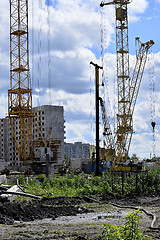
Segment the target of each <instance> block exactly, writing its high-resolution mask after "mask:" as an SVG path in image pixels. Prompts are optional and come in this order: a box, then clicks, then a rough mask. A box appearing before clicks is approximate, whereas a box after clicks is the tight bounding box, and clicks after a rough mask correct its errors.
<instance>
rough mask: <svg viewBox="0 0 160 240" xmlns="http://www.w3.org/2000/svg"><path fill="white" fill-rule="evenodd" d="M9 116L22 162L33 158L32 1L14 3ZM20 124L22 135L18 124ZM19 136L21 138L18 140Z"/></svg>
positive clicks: (12, 4)
mask: <svg viewBox="0 0 160 240" xmlns="http://www.w3.org/2000/svg"><path fill="white" fill-rule="evenodd" d="M8 114H9V119H10V124H11V127H12V132H13V135H14V140H15V143H16V147H17V150H18V155H19V158H20V160H23V161H24V160H26V159H29V158H31V157H32V156H31V155H32V140H33V139H32V122H33V114H32V89H31V82H30V79H29V50H28V0H10V89H9V90H8ZM16 121H17V122H19V128H20V129H19V131H17V130H16V129H15V126H14V125H15V122H16ZM16 132H17V133H18V132H19V133H18V134H19V136H18V137H17V136H16V135H17V134H16Z"/></svg>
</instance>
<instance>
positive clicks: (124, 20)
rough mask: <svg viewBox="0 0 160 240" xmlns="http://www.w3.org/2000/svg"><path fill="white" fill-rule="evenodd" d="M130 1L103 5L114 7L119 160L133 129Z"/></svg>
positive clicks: (124, 152)
mask: <svg viewBox="0 0 160 240" xmlns="http://www.w3.org/2000/svg"><path fill="white" fill-rule="evenodd" d="M129 3H130V0H114V1H111V2H110V1H109V2H108V3H101V6H102V7H103V6H104V5H112V4H114V5H115V12H116V52H117V90H118V113H117V132H116V145H117V148H118V149H119V150H118V152H119V153H120V156H119V158H121V159H122V158H123V157H124V156H126V154H128V153H127V150H126V148H125V144H124V141H125V137H126V135H128V134H132V132H133V130H132V129H133V127H132V121H130V116H129V115H128V112H129V111H128V110H129V104H130V78H129V45H128V16H127V5H128V4H129ZM119 160H120V159H119Z"/></svg>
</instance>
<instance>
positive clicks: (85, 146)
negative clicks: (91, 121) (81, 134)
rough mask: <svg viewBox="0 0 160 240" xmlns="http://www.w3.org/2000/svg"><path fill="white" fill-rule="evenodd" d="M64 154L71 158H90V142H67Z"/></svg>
mask: <svg viewBox="0 0 160 240" xmlns="http://www.w3.org/2000/svg"><path fill="white" fill-rule="evenodd" d="M64 149H65V150H64V154H65V156H67V157H68V158H70V159H73V158H74V159H80V158H90V144H89V143H82V142H75V143H65V145H64Z"/></svg>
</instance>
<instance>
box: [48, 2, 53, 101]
mask: <svg viewBox="0 0 160 240" xmlns="http://www.w3.org/2000/svg"><path fill="white" fill-rule="evenodd" d="M47 24H48V31H47V38H48V89H49V105H51V104H52V97H51V89H52V82H51V20H50V0H47Z"/></svg>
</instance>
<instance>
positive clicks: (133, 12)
mask: <svg viewBox="0 0 160 240" xmlns="http://www.w3.org/2000/svg"><path fill="white" fill-rule="evenodd" d="M148 5H149V2H148V0H141V1H139V0H133V1H132V2H131V4H129V5H128V10H129V20H130V21H138V20H139V19H140V14H142V13H144V12H145V10H146V9H147V7H148Z"/></svg>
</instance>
